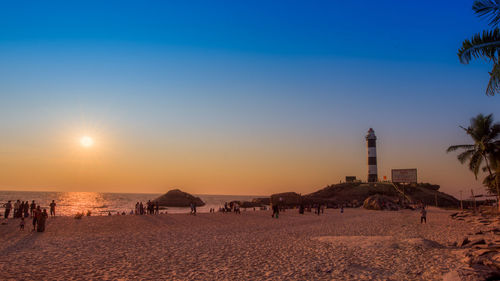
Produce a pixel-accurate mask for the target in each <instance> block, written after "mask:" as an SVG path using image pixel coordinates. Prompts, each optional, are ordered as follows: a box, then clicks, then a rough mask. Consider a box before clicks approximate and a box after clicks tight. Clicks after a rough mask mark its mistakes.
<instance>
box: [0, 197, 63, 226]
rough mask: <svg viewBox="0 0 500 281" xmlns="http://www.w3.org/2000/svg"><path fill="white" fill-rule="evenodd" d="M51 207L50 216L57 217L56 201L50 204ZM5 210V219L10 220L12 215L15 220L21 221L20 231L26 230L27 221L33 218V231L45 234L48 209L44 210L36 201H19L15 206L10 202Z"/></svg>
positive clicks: (5, 205) (6, 204) (5, 206)
mask: <svg viewBox="0 0 500 281" xmlns="http://www.w3.org/2000/svg"><path fill="white" fill-rule="evenodd" d="M49 206H50V215H51V216H53V217H55V215H56V203H55V201H54V200H52V202H51V203H50V204H49ZM3 207H4V208H5V212H4V218H5V219H8V218H9V217H10V214H11V213H12V218H13V219H20V222H19V229H20V230H24V226H25V219H26V218H28V217H31V218H32V224H33V231H35V230H36V231H37V232H44V231H45V224H46V221H47V218H48V217H49V214H48V213H47V209H45V208H44V209H42V208H41V207H40V205H37V204H36V203H35V200H32V201H31V203H29V201H21V200H17V201H16V202H15V203H14V204H12V201H11V200H9V201H8V202H7V203H5V204H4V206H3Z"/></svg>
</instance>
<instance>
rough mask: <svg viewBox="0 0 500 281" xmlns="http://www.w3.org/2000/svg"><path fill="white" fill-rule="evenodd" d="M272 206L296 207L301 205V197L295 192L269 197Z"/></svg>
mask: <svg viewBox="0 0 500 281" xmlns="http://www.w3.org/2000/svg"><path fill="white" fill-rule="evenodd" d="M271 203H272V204H280V205H282V206H283V205H284V206H297V205H300V204H301V203H302V196H301V195H300V194H298V193H295V192H284V193H278V194H273V195H271Z"/></svg>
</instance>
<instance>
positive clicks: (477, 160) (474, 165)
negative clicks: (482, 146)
mask: <svg viewBox="0 0 500 281" xmlns="http://www.w3.org/2000/svg"><path fill="white" fill-rule="evenodd" d="M482 162H483V157H482V155H481V154H480V153H474V154H473V155H472V156H471V159H470V162H469V169H470V170H471V171H472V172H473V173H474V176H475V177H476V179H477V175H478V174H479V169H481V164H482Z"/></svg>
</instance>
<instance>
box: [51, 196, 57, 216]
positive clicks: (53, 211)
mask: <svg viewBox="0 0 500 281" xmlns="http://www.w3.org/2000/svg"><path fill="white" fill-rule="evenodd" d="M50 216H51V217H55V216H56V202H54V200H52V203H50Z"/></svg>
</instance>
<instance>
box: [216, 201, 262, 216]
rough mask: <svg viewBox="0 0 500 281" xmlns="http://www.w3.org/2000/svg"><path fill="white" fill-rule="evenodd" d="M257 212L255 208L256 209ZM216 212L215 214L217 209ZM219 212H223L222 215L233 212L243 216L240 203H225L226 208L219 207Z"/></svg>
mask: <svg viewBox="0 0 500 281" xmlns="http://www.w3.org/2000/svg"><path fill="white" fill-rule="evenodd" d="M254 210H255V208H254ZM214 212H215V209H214ZM219 212H222V213H230V212H233V213H235V214H241V209H240V205H239V204H238V202H234V201H233V202H229V203H227V202H225V203H224V207H219Z"/></svg>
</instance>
